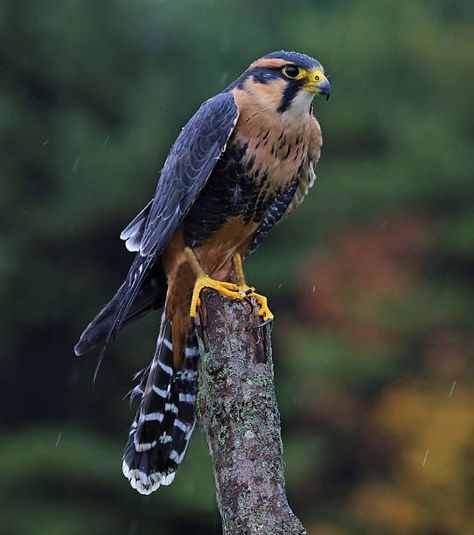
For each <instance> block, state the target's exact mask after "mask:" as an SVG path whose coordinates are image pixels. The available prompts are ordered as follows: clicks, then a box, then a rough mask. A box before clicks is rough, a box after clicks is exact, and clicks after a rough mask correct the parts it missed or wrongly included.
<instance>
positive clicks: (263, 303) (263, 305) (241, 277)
mask: <svg viewBox="0 0 474 535" xmlns="http://www.w3.org/2000/svg"><path fill="white" fill-rule="evenodd" d="M232 260H233V263H234V271H235V274H236V276H237V280H238V282H239V286H238V289H239V291H240V292H241V293H242V294H243V296H244V300H245V301H246V300H247V299H248V298H250V297H254V298H255V300H256V301H257V303H258V304H259V305H260V310H259V311H258V315H259V316H262V317H263V321H264V324H267V322H270V321H271V320H272V319H273V318H274V316H273V314H272V311H271V310H270V309H269V308H268V302H267V298H266V297H265V296H264V295H261V294H258V293H256V292H255V288H253V287H251V286H249V285H248V284H247V283H246V281H245V274H244V267H243V265H242V257H241V256H240V253H235V255H234V258H233V259H232ZM246 298H247V299H246Z"/></svg>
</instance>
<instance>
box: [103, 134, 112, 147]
mask: <svg viewBox="0 0 474 535" xmlns="http://www.w3.org/2000/svg"><path fill="white" fill-rule="evenodd" d="M109 141H110V136H107V137H106V138H105V139H104V142H103V143H102V145H104V147H105V146H106V145H108V144H109Z"/></svg>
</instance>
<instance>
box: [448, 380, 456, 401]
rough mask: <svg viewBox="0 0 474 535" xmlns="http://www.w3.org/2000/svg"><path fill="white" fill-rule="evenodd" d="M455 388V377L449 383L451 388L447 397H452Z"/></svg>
mask: <svg viewBox="0 0 474 535" xmlns="http://www.w3.org/2000/svg"><path fill="white" fill-rule="evenodd" d="M455 388H456V379H455V380H454V381H453V384H452V385H451V390H450V391H449V399H451V398H452V397H453V394H454V389H455Z"/></svg>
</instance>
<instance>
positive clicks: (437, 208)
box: [0, 0, 474, 535]
mask: <svg viewBox="0 0 474 535" xmlns="http://www.w3.org/2000/svg"><path fill="white" fill-rule="evenodd" d="M0 20H1V22H0V135H1V145H0V150H1V158H0V166H1V172H0V177H1V178H0V180H1V194H0V209H1V216H0V219H1V233H0V248H1V254H0V295H1V301H0V302H1V304H2V306H1V308H0V318H1V321H0V352H1V367H2V368H1V384H0V387H1V388H0V391H1V394H2V397H3V399H2V404H1V407H2V418H1V429H2V433H1V437H0V453H1V454H0V469H1V477H0V532H1V533H2V534H5V535H42V534H48V535H56V534H58V535H59V534H60V535H76V534H84V533H88V534H93V535H95V534H117V533H126V534H130V535H134V534H155V533H159V534H160V535H167V534H185V533H186V534H187V533H190V534H215V533H219V531H220V523H219V518H218V514H217V509H216V505H215V500H214V491H213V476H212V468H211V464H210V461H209V458H208V453H207V449H206V446H205V444H204V441H203V438H202V436H201V433H200V432H199V431H198V432H196V433H195V436H194V438H193V440H192V442H191V447H190V449H189V453H188V455H187V457H186V459H185V462H184V463H183V465H182V467H181V469H180V470H179V472H178V476H177V478H176V480H175V483H174V484H173V485H172V486H171V487H169V488H166V489H160V491H159V492H157V493H156V494H153V495H152V496H150V497H143V496H139V495H138V494H137V493H135V492H134V491H133V490H132V489H131V488H130V487H129V485H128V484H127V482H126V480H125V479H124V478H123V476H122V475H121V469H120V465H121V460H120V459H121V452H122V446H123V443H124V440H125V438H126V435H127V430H128V425H129V422H130V420H131V417H132V415H133V410H132V409H130V407H129V404H128V402H127V401H124V400H123V399H122V398H123V396H124V395H125V394H126V393H127V392H128V390H129V389H130V387H131V385H132V379H131V377H132V374H133V373H134V372H135V371H137V370H139V369H141V368H142V367H144V366H145V365H146V364H147V362H148V360H149V358H150V355H151V353H152V351H153V347H154V342H155V336H156V333H157V324H158V321H159V316H158V315H157V314H155V315H154V316H153V317H150V318H147V319H145V320H143V321H142V322H140V323H139V324H137V325H135V326H133V327H131V328H129V329H127V330H126V331H125V332H124V333H123V334H122V335H120V336H119V338H118V340H117V342H116V344H115V345H114V347H113V350H112V351H111V352H110V354H109V355H108V357H107V359H106V361H105V362H104V364H103V367H102V369H101V373H100V374H99V378H98V381H97V383H96V384H95V385H93V384H92V373H93V369H94V366H95V363H96V360H95V358H94V356H92V357H86V358H84V359H76V358H74V357H73V352H72V347H73V345H74V343H75V341H76V339H77V337H78V335H79V334H80V332H81V330H82V328H83V327H84V326H85V324H86V323H87V322H88V321H89V320H90V319H91V317H92V316H93V315H94V314H95V313H96V312H97V311H98V309H99V307H100V306H101V305H102V304H103V303H104V302H105V301H106V300H107V299H108V298H109V297H110V296H111V294H112V293H113V292H114V291H115V289H116V287H117V286H118V285H119V283H120V282H121V280H122V278H123V277H124V275H125V273H126V270H127V267H128V264H129V262H130V261H131V255H130V254H128V253H127V252H126V251H125V249H124V247H123V245H122V244H121V243H120V242H119V239H118V234H119V232H120V230H121V229H122V228H123V227H124V226H125V224H127V223H128V221H129V220H130V219H131V218H132V217H133V216H134V215H135V214H136V213H137V212H138V211H139V210H140V209H141V208H142V206H143V205H144V204H145V203H146V202H147V201H148V200H149V198H150V197H151V195H152V194H153V191H154V189H155V183H156V179H157V177H158V172H159V169H160V168H161V165H162V163H163V161H164V158H165V156H166V154H167V151H168V150H169V147H170V145H171V143H172V142H173V140H174V139H175V137H176V135H177V134H178V132H179V131H180V128H181V127H182V126H183V124H184V123H185V121H186V120H187V119H188V118H189V117H190V115H191V114H192V113H193V112H194V111H195V109H196V108H197V107H198V105H199V104H200V103H201V102H202V101H203V100H205V99H206V98H208V97H209V96H211V95H213V94H215V93H217V92H219V91H220V90H221V89H223V88H224V87H225V86H226V85H227V84H228V83H229V82H231V81H232V80H233V79H234V78H235V77H237V76H238V75H239V74H240V73H241V72H242V71H243V70H244V68H246V66H247V65H248V64H249V63H250V62H251V61H252V60H254V59H255V58H257V57H259V56H261V55H263V54H265V53H267V52H270V51H273V50H279V49H282V48H283V49H289V50H298V51H302V52H306V53H308V54H310V55H312V56H315V57H317V58H318V59H319V60H320V61H321V62H322V63H323V64H324V65H325V67H326V71H327V73H328V74H329V76H330V79H331V83H332V86H333V95H332V98H331V100H330V101H329V102H327V103H326V102H325V101H323V100H322V99H321V100H318V99H317V100H316V107H315V113H316V115H317V117H318V119H319V121H320V123H321V125H322V128H323V133H324V140H325V145H324V149H323V154H322V159H321V162H320V165H319V166H318V176H319V179H318V181H317V183H316V185H315V187H314V188H313V190H312V191H311V194H310V196H309V197H308V198H307V200H306V202H305V204H304V205H303V207H302V208H301V209H300V210H298V211H297V212H296V213H295V214H294V215H293V216H292V217H291V218H290V219H289V220H287V221H286V222H285V223H284V224H283V225H281V226H279V227H278V228H277V229H275V230H274V231H273V232H272V234H271V236H270V237H269V238H268V240H267V241H266V243H265V244H264V245H263V246H262V247H261V248H260V250H259V251H258V253H256V255H254V257H252V258H250V259H249V261H248V262H247V272H248V279H249V280H250V281H251V282H252V283H253V284H255V285H256V286H257V287H258V288H259V290H261V291H262V292H263V293H265V294H267V295H268V296H269V299H270V302H271V305H272V308H273V309H274V312H275V313H276V316H277V320H276V322H275V325H274V351H275V371H276V383H277V396H278V399H279V404H280V409H281V413H282V421H283V439H284V447H285V456H286V462H287V482H288V492H289V497H290V502H291V504H292V506H293V508H294V510H295V512H296V513H297V514H298V515H299V516H300V518H301V519H302V521H303V522H304V524H305V525H306V527H307V529H308V532H309V533H310V534H316V535H346V534H351V535H353V534H356V535H357V534H361V535H362V534H374V535H375V534H377V535H381V534H387V535H398V534H400V535H420V534H429V535H454V534H456V535H457V534H462V535H468V534H469V533H474V527H473V526H474V507H473V503H474V418H473V414H474V412H473V409H474V383H473V381H472V379H473V368H472V360H471V358H472V342H473V332H474V314H473V311H472V308H473V285H472V275H473V268H474V236H473V234H474V214H473V209H472V207H473V193H474V180H473V177H472V169H473V160H474V150H473V145H472V143H473V134H474V127H473V125H474V117H473V109H474V106H473V104H474V102H473V100H474V91H473V89H472V88H473V87H474V70H473V58H474V41H473V39H472V30H473V26H472V22H473V8H472V2H471V1H467V0H458V1H456V2H452V1H450V0H430V1H428V0H425V1H421V0H416V1H405V2H403V1H397V0H383V1H380V0H379V1H376V0H363V1H360V2H354V1H352V2H351V1H347V0H338V1H333V2H310V1H282V2H279V3H278V5H277V4H276V3H275V2H274V1H271V0H265V1H260V2H253V1H250V0H241V1H240V2H239V3H236V2H230V1H217V0H187V1H181V2H178V1H175V2H172V1H170V0H168V1H166V0H162V1H158V0H135V1H134V2H129V1H125V0H121V1H119V0H114V1H104V2H97V1H93V0H36V1H34V2H26V1H20V0H3V2H2V3H1V5H0Z"/></svg>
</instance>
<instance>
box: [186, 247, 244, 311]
mask: <svg viewBox="0 0 474 535" xmlns="http://www.w3.org/2000/svg"><path fill="white" fill-rule="evenodd" d="M184 253H185V255H186V258H187V260H188V262H189V264H190V266H191V268H192V270H193V271H194V274H195V275H196V282H195V283H194V289H193V295H192V298H191V307H190V310H189V315H190V316H191V317H192V318H195V317H196V316H197V307H198V306H199V305H200V304H201V299H200V297H199V296H200V294H201V290H202V289H203V288H213V289H214V290H217V291H218V292H219V293H221V294H222V295H225V296H226V297H229V298H230V299H238V300H239V301H244V300H245V293H243V292H242V291H241V290H240V288H239V286H237V284H234V283H233V282H222V281H218V280H215V279H212V278H211V277H209V275H208V274H207V273H206V272H205V271H204V270H203V269H202V267H201V264H199V261H198V259H197V258H196V255H195V254H194V251H193V250H192V249H191V248H190V247H185V249H184Z"/></svg>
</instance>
